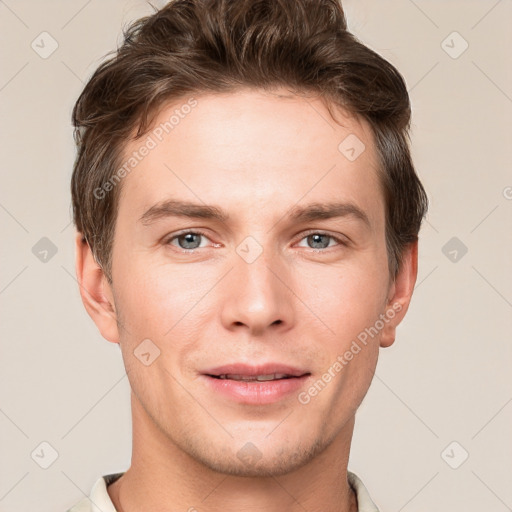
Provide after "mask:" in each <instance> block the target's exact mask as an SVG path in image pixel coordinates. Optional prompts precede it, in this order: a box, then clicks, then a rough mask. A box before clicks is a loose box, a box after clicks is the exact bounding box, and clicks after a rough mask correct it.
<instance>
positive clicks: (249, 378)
mask: <svg viewBox="0 0 512 512" xmlns="http://www.w3.org/2000/svg"><path fill="white" fill-rule="evenodd" d="M207 375H208V374H207ZM208 377H213V378H214V379H229V380H237V381H242V382H255V381H256V382H269V381H272V380H283V379H296V378H297V376H295V375H288V374H286V373H269V374H267V375H237V374H233V373H224V374H221V375H208Z"/></svg>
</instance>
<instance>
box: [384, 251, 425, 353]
mask: <svg viewBox="0 0 512 512" xmlns="http://www.w3.org/2000/svg"><path fill="white" fill-rule="evenodd" d="M417 275H418V241H416V242H413V243H411V244H409V245H408V246H407V248H406V249H405V251H404V253H403V255H402V264H401V266H400V269H399V271H398V274H397V275H396V277H395V279H394V281H393V283H392V284H391V286H390V289H389V294H388V302H387V305H386V313H385V317H386V319H387V321H386V322H385V325H384V328H383V329H382V332H381V338H380V346H381V347H390V346H391V345H392V344H393V342H394V341H395V337H396V328H397V326H398V324H399V323H400V322H401V321H402V320H403V318H404V316H405V313H407V310H408V309H409V303H410V302H411V297H412V292H413V291H414V285H415V284H416V278H417Z"/></svg>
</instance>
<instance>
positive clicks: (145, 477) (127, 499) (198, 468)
mask: <svg viewBox="0 0 512 512" xmlns="http://www.w3.org/2000/svg"><path fill="white" fill-rule="evenodd" d="M132 417H133V446H132V464H131V466H130V468H129V469H128V470H127V471H126V473H125V474H124V475H123V476H122V477H121V478H120V479H119V480H117V481H116V482H115V483H113V484H112V485H110V486H109V487H108V493H109V495H110V497H111V499H112V502H113V504H114V506H115V508H116V510H117V511H118V512H134V511H136V510H186V511H189V512H197V511H198V510H200V511H201V512H220V511H222V512H231V511H233V512H234V511H239V510H244V511H247V512H251V511H260V510H265V511H267V512H278V511H279V512H283V511H286V512H303V511H304V510H308V511H310V512H314V511H323V512H325V511H332V512H357V500H356V497H355V494H354V492H353V491H352V489H351V487H350V485H349V484H348V481H347V465H348V456H349V452H350V443H351V440H352V432H353V429H354V418H352V419H351V420H350V421H349V422H347V424H346V425H345V426H344V427H343V429H342V430H341V431H340V432H339V433H338V434H337V435H336V437H335V438H334V439H333V440H332V442H331V443H330V444H329V446H328V447H327V448H326V449H325V450H323V452H321V453H320V454H319V455H317V456H316V457H315V458H313V459H312V460H311V461H310V462H309V463H307V464H305V465H304V466H301V467H300V468H298V469H295V470H293V471H291V472H289V473H286V474H283V475H279V476H258V477H244V476H233V475H228V474H223V473H219V472H216V471H214V470H212V469H210V468H209V467H206V466H205V465H204V464H202V463H201V462H199V461H197V460H196V459H194V458H192V457H191V456H190V455H189V454H188V453H186V452H185V451H184V450H182V449H181V448H180V447H178V446H177V445H176V444H175V443H173V442H172V440H170V439H169V438H168V437H167V436H166V435H165V434H164V433H163V432H162V431H161V430H160V429H159V428H158V427H157V426H156V425H155V424H154V423H153V421H152V420H151V419H150V418H149V417H148V416H147V414H146V413H145V411H144V410H143V408H142V407H141V405H140V403H139V402H138V400H137V399H136V398H135V397H134V395H133V393H132Z"/></svg>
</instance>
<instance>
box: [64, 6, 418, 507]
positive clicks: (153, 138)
mask: <svg viewBox="0 0 512 512" xmlns="http://www.w3.org/2000/svg"><path fill="white" fill-rule="evenodd" d="M73 121H74V125H75V127H76V140H77V145H78V156H77V160H76V163H75V169H74V174H73V178H72V197H73V208H74V220H75V223H76V227H77V237H76V270H77V276H78V280H79V283H80V292H81V295H82V299H83V302H84V305H85V307H86V309H87V311H88V313H89V315H90V316H91V317H92V319H93V320H94V322H95V323H96V325H97V326H98V329H99V330H100V332H101V334H102V335H103V337H104V338H106V339H107V340H108V341H110V342H112V343H117V344H119V346H120V348H121V352H122V357H123V360H124V364H125V367H126V372H127V375H128V379H129V381H130V385H131V389H132V393H131V407H132V418H133V451H132V463H131V466H130V468H129V469H127V470H126V471H125V472H124V473H117V474H112V475H106V476H104V477H102V478H100V479H99V480H98V481H97V482H96V484H95V485H94V488H93V490H92V492H91V495H90V498H85V499H83V500H82V501H81V502H80V503H79V504H78V505H76V506H75V507H73V508H72V509H71V511H72V512H83V511H92V510H100V511H103V512H107V511H118V512H135V511H142V510H148V511H149V510H155V511H156V510H188V511H195V510H197V511H217V510H222V511H234V510H237V511H239V510H243V511H248V510H258V511H260V510H265V511H270V512H272V511H278V510H279V511H282V510H287V511H293V512H295V511H299V510H300V511H303V510H308V511H327V510H328V511H336V512H353V511H357V510H359V512H370V511H376V510H377V507H376V506H375V505H374V503H373V502H372V500H371V498H370V496H369V494H368V492H367V490H366V489H365V487H364V485H363V483H362V481H361V480H360V479H359V478H358V477H357V476H356V475H355V474H354V473H352V472H350V471H348V469H347V464H348V458H349V452H350V443H351V438H352V433H353V428H354V420H355V413H356V410H357V408H358V406H359V405H360V403H361V402H362V400H363V398H364V396H365V394H366V392H367V390H368V387H369V385H370V383H371V380H372V376H373V373H374V371H375V366H376V364H377V359H378V354H379V347H388V346H390V345H391V344H392V343H393V342H394V339H395V329H396V327H397V325H398V324H399V323H400V322H401V320H402V319H403V317H404V315H405V313H406V311H407V308H408V305H409V302H410V300H411V295H412V291H413V288H414V284H415V281H416V274H417V239H418V238H417V235H418V232H419V229H420V225H421V221H422V218H423V216H424V214H425V212H426V208H427V200H426V195H425V192H424V189H423V187H422V185H421V183H420V182H419V180H418V177H417V175H416V173H415V171H414V167H413V164H412V162H411V157H410V153H409V149H408V143H407V141H408V128H409V122H410V107H409V99H408V95H407V92H406V88H405V85H404V82H403V79H402V78H401V76H400V75H399V73H398V72H397V71H396V70H395V68H393V67H392V66H391V65H390V64H389V63H388V62H386V61H385V60H384V59H382V58H381V57H379V56H378V55H377V54H375V53H374V52H373V51H371V50H370V49H368V48H366V47H365V46H364V45H362V44H361V43H359V42H358V41H357V40H356V39H355V38H354V37H353V36H352V35H351V34H350V33H349V32H348V31H347V28H346V22H345V18H344V14H343V11H342V7H341V5H340V4H339V3H338V2H337V1H336V0H176V1H173V2H171V3H169V4H168V5H167V6H166V7H164V8H163V9H162V10H160V11H158V12H156V13H155V14H154V15H152V16H149V17H147V18H144V19H142V20H139V21H138V22H136V23H135V24H134V25H132V26H131V27H130V29H129V30H128V31H127V33H126V34H125V42H124V44H123V45H122V47H121V48H120V49H119V50H118V51H117V53H116V54H115V56H114V57H112V58H111V59H110V60H109V61H107V62H106V63H104V64H102V65H101V66H100V68H99V69H98V70H97V71H96V72H95V74H94V75H93V77H92V78H91V79H90V81H89V82H88V84H87V85H86V87H85V89H84V91H83V93H82V95H81V96H80V98H79V99H78V101H77V104H76V105H75V109H74V112H73ZM95 507H96V508H95Z"/></svg>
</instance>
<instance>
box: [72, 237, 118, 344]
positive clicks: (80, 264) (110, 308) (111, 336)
mask: <svg viewBox="0 0 512 512" xmlns="http://www.w3.org/2000/svg"><path fill="white" fill-rule="evenodd" d="M75 269H76V276H77V280H78V284H79V288H80V295H81V297H82V302H83V304H84V306H85V309H86V310H87V313H88V314H89V316H90V317H91V318H92V319H93V321H94V323H95V324H96V326H97V327H98V329H99V331H100V333H101V335H102V336H103V337H104V338H105V339H106V340H108V341H111V342H112V343H119V329H118V327H117V315H116V310H115V304H114V297H113V294H112V289H111V286H110V284H109V283H108V280H107V278H106V276H105V273H104V272H103V269H102V268H101V267H100V266H99V265H98V263H97V262H96V260H95V258H94V256H93V253H92V250H91V248H90V246H89V244H88V243H87V241H86V240H85V239H84V238H83V235H82V233H77V234H76V236H75Z"/></svg>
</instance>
